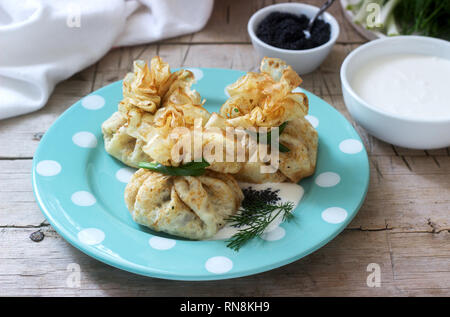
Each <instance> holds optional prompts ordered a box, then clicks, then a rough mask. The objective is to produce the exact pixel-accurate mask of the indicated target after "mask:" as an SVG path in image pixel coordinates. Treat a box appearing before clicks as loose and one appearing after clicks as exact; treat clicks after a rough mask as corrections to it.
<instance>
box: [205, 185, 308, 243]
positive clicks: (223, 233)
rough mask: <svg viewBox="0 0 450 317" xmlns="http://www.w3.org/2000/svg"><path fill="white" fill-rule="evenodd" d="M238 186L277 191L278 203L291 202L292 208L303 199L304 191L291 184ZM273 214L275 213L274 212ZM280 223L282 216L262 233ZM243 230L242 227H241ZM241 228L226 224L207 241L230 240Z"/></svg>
mask: <svg viewBox="0 0 450 317" xmlns="http://www.w3.org/2000/svg"><path fill="white" fill-rule="evenodd" d="M239 186H240V187H241V188H242V189H244V188H248V187H252V188H253V189H255V190H264V189H267V188H271V189H272V190H277V189H279V190H280V191H279V192H278V196H279V197H280V198H281V200H280V201H279V202H281V203H285V202H288V201H290V202H292V203H294V208H293V209H292V210H295V207H297V205H298V203H299V202H300V200H301V199H302V197H303V194H304V190H303V187H302V186H300V185H297V184H293V183H265V184H251V183H239ZM274 212H275V213H276V212H277V211H274ZM281 222H282V215H281V214H280V215H278V217H277V218H275V219H274V220H273V222H272V223H271V224H270V225H269V226H268V227H267V228H266V230H265V231H264V233H267V232H270V231H272V230H274V229H276V228H277V227H278V226H279V225H280V223H281ZM242 228H244V227H242ZM242 228H233V227H232V226H231V225H230V224H226V225H225V226H224V227H223V228H222V229H220V230H219V231H218V232H217V233H216V235H215V236H214V237H212V238H210V239H208V240H223V239H228V238H231V237H232V236H233V235H234V234H235V233H237V232H238V231H239V229H242Z"/></svg>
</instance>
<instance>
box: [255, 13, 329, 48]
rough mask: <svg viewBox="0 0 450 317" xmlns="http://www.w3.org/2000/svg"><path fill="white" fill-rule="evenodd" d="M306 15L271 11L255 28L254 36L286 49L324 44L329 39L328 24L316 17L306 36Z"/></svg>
mask: <svg viewBox="0 0 450 317" xmlns="http://www.w3.org/2000/svg"><path fill="white" fill-rule="evenodd" d="M308 23H309V19H308V17H306V15H304V14H302V15H295V14H291V13H286V12H278V11H276V12H272V13H270V14H269V15H268V16H266V17H265V18H264V19H263V20H262V21H261V23H260V24H259V25H258V27H257V29H256V36H257V37H258V38H259V39H260V40H261V41H263V42H265V43H267V44H269V45H272V46H275V47H278V48H283V49H288V50H304V49H310V48H314V47H317V46H320V45H322V44H325V43H326V42H328V41H329V39H330V33H331V31H330V24H329V23H327V22H325V21H323V20H321V19H317V20H316V22H315V23H314V25H313V27H312V30H311V37H310V38H308V39H307V38H306V37H305V34H304V32H303V31H304V30H306V29H307V28H308Z"/></svg>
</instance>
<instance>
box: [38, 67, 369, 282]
mask: <svg viewBox="0 0 450 317" xmlns="http://www.w3.org/2000/svg"><path fill="white" fill-rule="evenodd" d="M189 69H190V70H191V71H193V72H194V74H195V77H196V79H197V83H196V84H195V85H194V87H193V88H194V89H196V90H197V91H199V93H200V94H201V95H202V97H203V98H205V99H206V100H207V102H206V105H205V108H206V109H207V110H208V111H210V112H213V111H215V112H218V110H219V108H220V106H221V105H222V104H223V102H225V100H226V98H227V94H226V91H225V87H226V86H227V85H229V84H231V83H232V82H234V81H235V80H236V79H237V78H239V77H240V76H242V75H243V74H244V72H242V71H236V70H227V69H220V68H189ZM298 89H299V88H298ZM299 90H301V91H303V92H304V93H305V94H306V95H307V96H308V98H309V105H310V113H309V116H308V120H309V121H310V122H311V123H313V125H314V126H316V129H317V131H318V133H319V150H318V160H317V167H316V172H315V174H314V175H313V176H311V177H309V178H307V179H304V180H302V181H300V183H299V184H300V185H301V186H302V187H303V189H304V192H305V194H304V196H303V198H302V200H301V201H300V204H299V205H298V206H297V208H296V209H295V210H294V215H295V221H292V222H288V223H283V224H281V225H280V227H279V228H278V232H277V233H276V234H274V235H273V236H272V237H271V239H270V240H272V241H265V240H262V239H260V238H258V239H254V240H253V241H251V242H250V243H248V244H247V245H245V246H244V247H243V248H242V249H241V250H240V251H239V252H235V251H233V250H231V249H229V248H227V247H226V243H225V241H223V240H218V241H189V240H184V239H177V238H176V237H170V236H167V235H165V234H161V233H156V232H153V231H151V230H150V229H148V228H145V227H143V226H140V225H137V224H136V223H134V222H133V221H132V219H131V216H130V215H129V212H128V210H127V209H126V207H125V203H124V200H123V193H124V189H125V186H126V181H127V179H128V178H129V176H130V175H131V173H132V169H130V168H127V167H125V165H123V164H122V163H121V162H119V161H117V160H115V159H114V158H112V157H111V156H109V155H108V154H107V153H106V151H105V150H104V148H103V146H104V144H103V137H102V133H101V124H102V123H103V121H105V120H106V119H107V118H108V117H109V116H110V115H111V114H112V113H113V112H115V111H116V110H117V104H118V102H119V101H120V100H121V99H122V81H118V82H115V83H112V84H110V85H108V86H105V87H103V88H101V89H99V90H97V91H95V92H93V93H91V94H90V95H88V96H86V97H84V98H82V99H81V100H80V101H78V102H76V103H75V104H74V105H73V106H71V107H70V108H69V109H68V110H66V111H65V112H64V113H63V114H62V115H61V116H60V117H59V118H58V119H57V120H56V121H55V123H54V124H53V125H52V126H51V127H50V128H49V130H48V131H47V133H46V134H45V135H44V137H43V138H42V140H41V142H40V144H39V147H38V149H37V151H36V153H35V156H34V159H33V167H32V183H33V191H34V194H35V197H36V201H37V203H38V205H39V207H40V208H41V210H42V212H43V214H44V215H45V217H46V218H47V220H48V222H49V223H50V224H51V225H52V226H53V228H54V229H55V230H56V231H57V232H58V233H59V234H60V235H61V236H62V237H63V238H64V239H66V240H67V241H68V242H69V243H70V244H72V245H73V246H75V247H76V248H78V249H79V250H81V251H82V252H84V253H86V254H87V255H89V256H91V257H93V258H95V259H97V260H100V261H102V262H104V263H106V264H109V265H111V266H114V267H116V268H119V269H122V270H126V271H129V272H133V273H136V274H140V275H145V276H150V277H156V278H163V279H172V280H219V279H228V278H236V277H242V276H247V275H252V274H257V273H261V272H264V271H268V270H271V269H275V268H278V267H280V266H283V265H286V264H289V263H291V262H293V261H296V260H298V259H300V258H302V257H304V256H306V255H308V254H310V253H312V252H314V251H315V250H317V249H319V248H320V247H322V246H324V245H325V244H326V243H328V242H329V241H330V240H332V239H333V238H334V237H336V236H337V235H338V234H339V233H340V232H341V231H342V230H343V229H344V228H345V227H346V226H347V225H348V224H349V223H350V221H351V220H352V219H353V218H354V216H355V215H356V214H357V212H358V210H359V208H360V207H361V205H362V203H363V201H364V199H365V196H366V193H367V189H368V185H369V161H368V157H367V153H366V150H365V148H364V146H363V143H362V141H361V139H360V137H359V135H358V133H357V132H356V131H355V129H354V128H353V127H352V125H351V124H350V123H349V122H348V121H347V120H346V119H345V118H344V116H342V115H341V114H340V113H339V112H338V111H336V110H335V109H334V108H333V107H332V106H330V105H329V104H327V103H326V102H325V101H324V100H322V99H320V98H319V97H317V96H315V95H314V94H312V93H310V92H308V91H304V90H302V89H299ZM319 176H320V177H319ZM336 182H337V183H336ZM268 254H270V256H269V257H268V256H267V255H268Z"/></svg>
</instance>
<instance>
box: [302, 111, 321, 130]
mask: <svg viewBox="0 0 450 317" xmlns="http://www.w3.org/2000/svg"><path fill="white" fill-rule="evenodd" d="M305 119H306V120H308V121H309V123H311V125H312V126H313V128H317V127H318V126H319V119H317V118H316V117H314V116H312V115H310V114H308V115H306V116H305Z"/></svg>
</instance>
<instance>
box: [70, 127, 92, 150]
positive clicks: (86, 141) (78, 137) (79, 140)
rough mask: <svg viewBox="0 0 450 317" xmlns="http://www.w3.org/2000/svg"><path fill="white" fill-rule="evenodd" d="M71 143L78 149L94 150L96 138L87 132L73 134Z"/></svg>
mask: <svg viewBox="0 0 450 317" xmlns="http://www.w3.org/2000/svg"><path fill="white" fill-rule="evenodd" d="M72 141H73V143H75V144H76V145H78V146H79V147H85V148H95V147H96V146H97V138H96V137H95V135H94V134H93V133H91V132H87V131H81V132H78V133H75V134H74V135H73V137H72Z"/></svg>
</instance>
